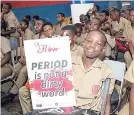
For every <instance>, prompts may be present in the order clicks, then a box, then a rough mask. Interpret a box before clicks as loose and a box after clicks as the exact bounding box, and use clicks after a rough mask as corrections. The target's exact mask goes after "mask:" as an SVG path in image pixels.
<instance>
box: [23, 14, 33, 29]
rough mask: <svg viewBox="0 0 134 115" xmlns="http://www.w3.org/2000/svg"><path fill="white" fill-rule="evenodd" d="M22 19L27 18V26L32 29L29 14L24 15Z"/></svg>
mask: <svg viewBox="0 0 134 115" xmlns="http://www.w3.org/2000/svg"><path fill="white" fill-rule="evenodd" d="M24 20H27V21H28V22H29V25H28V28H29V30H31V31H32V24H31V23H30V20H31V16H29V15H26V16H24Z"/></svg>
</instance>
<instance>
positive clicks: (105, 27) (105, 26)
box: [100, 10, 111, 35]
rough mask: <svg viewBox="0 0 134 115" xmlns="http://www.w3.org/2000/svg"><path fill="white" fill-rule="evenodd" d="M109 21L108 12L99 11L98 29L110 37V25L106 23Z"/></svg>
mask: <svg viewBox="0 0 134 115" xmlns="http://www.w3.org/2000/svg"><path fill="white" fill-rule="evenodd" d="M108 19H109V12H108V11H107V10H103V11H101V14H100V20H101V23H102V25H101V27H100V29H101V30H102V31H104V32H106V33H107V34H109V35H111V30H110V29H111V28H110V23H109V22H108Z"/></svg>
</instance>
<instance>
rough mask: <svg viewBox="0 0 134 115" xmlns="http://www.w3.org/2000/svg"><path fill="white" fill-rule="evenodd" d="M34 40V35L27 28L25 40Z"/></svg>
mask: <svg viewBox="0 0 134 115" xmlns="http://www.w3.org/2000/svg"><path fill="white" fill-rule="evenodd" d="M32 39H34V33H33V32H32V31H31V30H30V29H29V28H27V29H26V31H25V34H24V38H23V40H32Z"/></svg>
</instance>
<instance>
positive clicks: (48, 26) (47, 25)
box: [42, 22, 54, 38]
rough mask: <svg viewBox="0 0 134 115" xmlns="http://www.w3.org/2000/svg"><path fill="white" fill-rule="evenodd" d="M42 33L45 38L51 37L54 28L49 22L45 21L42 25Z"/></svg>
mask: <svg viewBox="0 0 134 115" xmlns="http://www.w3.org/2000/svg"><path fill="white" fill-rule="evenodd" d="M42 32H43V33H42V34H43V35H44V36H45V37H46V38H52V37H53V36H54V29H53V25H52V23H50V22H46V23H45V24H44V25H43V29H42Z"/></svg>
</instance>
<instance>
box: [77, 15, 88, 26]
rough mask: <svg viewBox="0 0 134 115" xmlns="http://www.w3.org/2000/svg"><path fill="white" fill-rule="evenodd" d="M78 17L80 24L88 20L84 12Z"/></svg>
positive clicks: (83, 24)
mask: <svg viewBox="0 0 134 115" xmlns="http://www.w3.org/2000/svg"><path fill="white" fill-rule="evenodd" d="M79 18H80V22H81V24H82V26H85V24H86V23H87V22H88V17H87V16H85V15H84V14H81V15H80V17H79Z"/></svg>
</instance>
